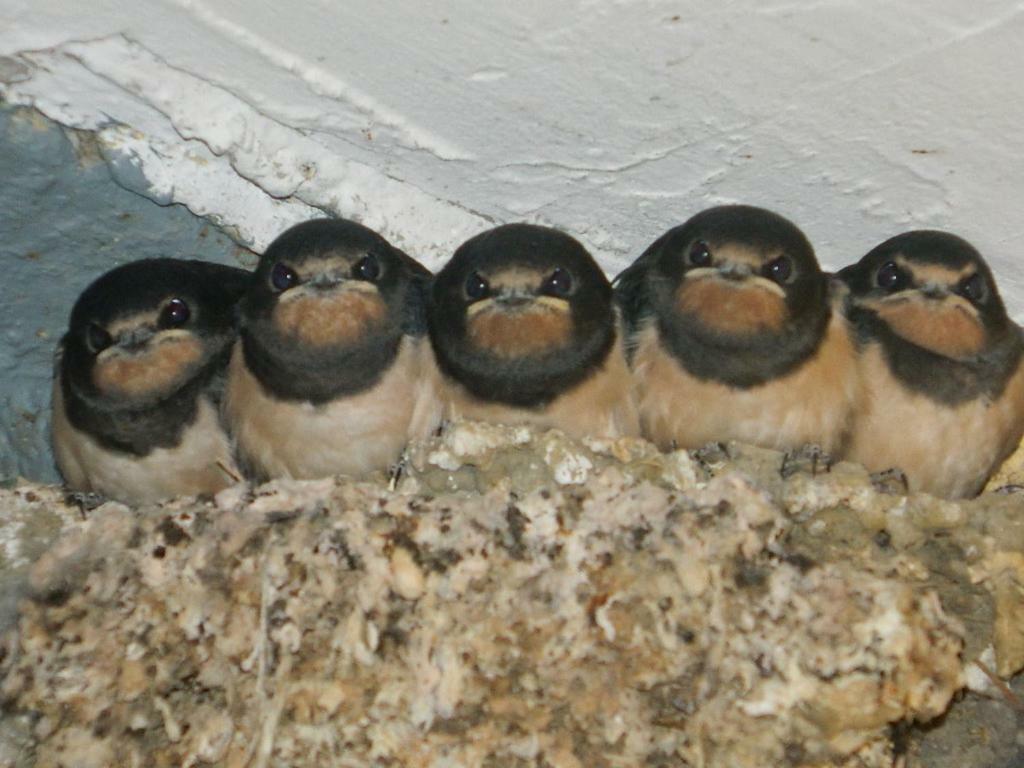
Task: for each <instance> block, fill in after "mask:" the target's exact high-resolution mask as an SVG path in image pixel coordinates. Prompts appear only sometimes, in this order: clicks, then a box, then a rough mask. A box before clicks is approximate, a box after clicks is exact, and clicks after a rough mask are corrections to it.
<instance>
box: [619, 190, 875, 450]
mask: <svg viewBox="0 0 1024 768" xmlns="http://www.w3.org/2000/svg"><path fill="white" fill-rule="evenodd" d="M615 285H616V299H617V301H618V303H619V305H620V307H621V308H622V312H623V316H624V317H625V319H626V324H627V328H628V333H629V343H628V350H629V354H630V359H631V364H632V368H633V373H634V379H635V388H636V397H637V405H638V407H639V411H640V421H641V425H642V429H643V432H644V434H645V436H647V437H648V438H649V439H651V440H652V441H654V442H655V443H657V444H658V445H659V446H661V447H662V448H666V449H667V448H672V447H678V448H688V449H692V448H699V447H701V446H704V445H706V444H708V443H710V442H716V441H727V440H740V441H745V442H750V443H754V444H757V445H762V446H766V447H772V448H779V449H790V450H794V449H799V448H802V447H803V446H805V445H808V444H814V445H816V446H820V448H822V449H824V450H825V451H826V452H829V453H835V452H837V451H838V450H839V449H840V448H841V446H842V443H843V440H844V437H845V435H846V433H847V430H848V427H849V423H850V417H851V413H852V410H853V408H854V405H855V402H856V398H857V391H858V384H857V369H856V356H855V350H854V344H853V340H852V338H851V336H850V334H849V332H848V328H847V324H846V321H845V319H844V318H843V316H842V315H841V313H839V312H837V311H836V309H835V307H834V306H833V305H834V303H835V301H834V299H833V295H832V288H831V286H830V281H829V278H828V276H827V275H825V274H824V273H823V272H822V271H821V269H820V268H819V266H818V262H817V259H816V257H815V255H814V250H813V248H812V247H811V244H810V243H809V242H808V240H807V238H806V237H805V236H804V234H803V233H802V232H801V231H800V230H799V229H798V228H797V227H796V225H794V224H793V223H792V222H790V221H788V220H787V219H785V218H783V217H782V216H779V215H778V214H775V213H773V212H771V211H768V210H765V209H763V208H755V207H752V206H746V205H728V206H720V207H716V208H710V209H708V210H705V211H703V212H701V213H698V214H697V215H695V216H693V217H692V218H691V219H689V220H688V221H687V222H685V223H684V224H681V225H679V226H676V227H673V228H672V229H670V230H669V231H668V232H666V233H665V234H664V235H662V236H661V237H660V238H658V239H657V240H656V241H655V242H654V243H652V244H651V245H650V246H649V247H648V248H647V250H646V251H644V253H643V254H642V255H641V256H640V257H639V258H638V259H637V260H636V261H635V262H634V263H633V265H632V266H630V267H629V268H628V269H626V270H625V271H624V272H623V273H622V274H620V275H619V277H618V278H617V279H616V282H615Z"/></svg>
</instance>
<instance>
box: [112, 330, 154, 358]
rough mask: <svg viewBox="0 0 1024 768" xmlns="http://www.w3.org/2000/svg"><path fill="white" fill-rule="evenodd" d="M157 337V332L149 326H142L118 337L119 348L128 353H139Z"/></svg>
mask: <svg viewBox="0 0 1024 768" xmlns="http://www.w3.org/2000/svg"><path fill="white" fill-rule="evenodd" d="M155 335H156V332H155V331H154V330H153V328H151V327H150V326H149V325H140V326H138V327H137V328H132V329H131V330H128V331H124V332H123V333H121V334H120V335H118V337H117V346H118V347H119V348H121V349H123V350H125V351H128V352H137V351H138V350H140V349H142V348H143V347H144V346H146V344H147V343H148V342H149V340H150V339H152V338H153V337H154V336H155Z"/></svg>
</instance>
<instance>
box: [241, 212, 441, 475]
mask: <svg viewBox="0 0 1024 768" xmlns="http://www.w3.org/2000/svg"><path fill="white" fill-rule="evenodd" d="M429 277H430V273H429V272H428V271H427V269H426V268H425V267H423V266H422V265H421V264H419V263H418V262H417V261H415V260H414V259H412V258H411V257H409V256H407V255H406V254H405V253H403V252H402V251H400V250H398V249H397V248H395V247H394V246H392V245H391V244H390V243H388V242H387V240H385V239H384V238H383V237H381V236H380V235H378V234H377V233H376V232H374V231H372V230H370V229H367V228H366V227H364V226H361V225H360V224H356V223H355V222H352V221H346V220H344V219H317V220H314V221H307V222H304V223H302V224H298V225H296V226H294V227H292V228H291V229H289V230H287V231H286V232H284V233H283V234H282V235H280V236H279V237H278V238H277V239H276V240H274V242H273V243H271V244H270V246H269V247H268V248H267V251H266V253H264V254H263V256H262V258H261V259H260V263H259V267H258V268H257V270H256V275H255V278H254V280H253V282H252V285H251V287H250V290H249V292H248V294H247V295H246V296H245V298H244V299H243V300H242V302H241V305H240V306H241V315H242V329H241V338H240V340H239V342H238V344H237V345H236V347H235V351H234V353H233V355H232V358H231V364H230V366H229V372H228V383H227V395H226V398H225V414H226V416H227V420H228V424H229V426H230V427H231V431H232V434H233V436H234V439H235V445H236V449H237V454H238V457H239V460H240V463H241V464H242V466H243V468H244V469H245V471H246V472H247V473H248V474H249V475H250V476H252V477H254V478H256V479H260V480H263V479H268V478H274V477H290V478H315V477H326V476H329V475H335V474H346V475H362V474H365V473H368V472H372V471H375V470H384V469H387V468H388V466H389V465H391V464H392V463H394V462H395V461H396V460H397V459H398V458H399V457H400V455H401V453H402V451H403V449H404V447H405V444H406V443H407V441H408V440H409V439H410V437H420V436H426V435H427V434H429V432H430V431H431V429H432V428H433V427H434V426H436V423H438V422H439V420H440V405H439V403H438V402H437V400H436V396H435V395H434V393H433V391H432V390H431V389H430V387H429V383H430V382H431V381H432V380H433V379H432V378H431V377H430V376H429V375H427V371H428V368H429V354H430V345H429V344H428V343H427V342H426V327H425V324H424V319H423V303H424V296H425V293H424V292H425V288H424V285H425V283H426V282H427V281H428V280H429ZM433 413H436V414H437V417H436V419H435V418H434V417H433V416H432V414H433Z"/></svg>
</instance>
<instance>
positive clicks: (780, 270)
mask: <svg viewBox="0 0 1024 768" xmlns="http://www.w3.org/2000/svg"><path fill="white" fill-rule="evenodd" d="M761 274H762V275H764V276H765V277H767V278H768V279H769V280H772V281H774V282H776V283H778V284H779V285H782V284H783V283H785V282H786V281H787V280H789V276H790V275H792V274H793V262H792V261H791V260H790V258H789V257H788V256H779V258H777V259H775V260H774V261H769V262H768V263H767V264H765V265H764V267H763V268H762V269H761Z"/></svg>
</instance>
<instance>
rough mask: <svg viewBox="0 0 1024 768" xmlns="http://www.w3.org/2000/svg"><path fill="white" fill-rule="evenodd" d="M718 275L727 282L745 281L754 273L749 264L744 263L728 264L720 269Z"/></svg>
mask: <svg viewBox="0 0 1024 768" xmlns="http://www.w3.org/2000/svg"><path fill="white" fill-rule="evenodd" d="M718 274H719V276H721V277H724V278H725V279H726V280H745V279H747V278H748V277H750V276H751V275H752V274H753V272H752V271H751V269H750V265H749V264H744V263H742V262H740V263H739V264H733V263H731V262H726V263H725V264H723V265H722V266H720V267H719V268H718Z"/></svg>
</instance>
